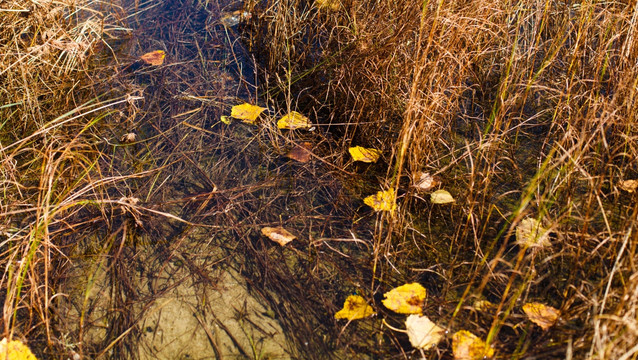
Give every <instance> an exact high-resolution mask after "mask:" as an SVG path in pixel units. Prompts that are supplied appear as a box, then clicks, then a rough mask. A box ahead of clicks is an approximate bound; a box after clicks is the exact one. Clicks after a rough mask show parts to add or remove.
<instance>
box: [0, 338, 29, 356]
mask: <svg viewBox="0 0 638 360" xmlns="http://www.w3.org/2000/svg"><path fill="white" fill-rule="evenodd" d="M0 360H38V359H37V358H36V357H35V355H33V353H32V352H31V350H30V349H29V347H28V346H26V345H25V344H23V343H22V342H21V341H20V340H12V341H8V340H7V338H4V339H2V341H0Z"/></svg>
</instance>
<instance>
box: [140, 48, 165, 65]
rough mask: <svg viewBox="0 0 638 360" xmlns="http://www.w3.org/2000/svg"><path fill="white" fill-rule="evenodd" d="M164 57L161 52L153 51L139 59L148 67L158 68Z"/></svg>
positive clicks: (163, 53)
mask: <svg viewBox="0 0 638 360" xmlns="http://www.w3.org/2000/svg"><path fill="white" fill-rule="evenodd" d="M164 57H166V53H165V52H164V51H163V50H155V51H151V52H149V53H146V54H144V55H142V56H140V59H141V60H142V61H144V62H145V63H147V64H149V65H153V66H159V65H162V64H163V63H164Z"/></svg>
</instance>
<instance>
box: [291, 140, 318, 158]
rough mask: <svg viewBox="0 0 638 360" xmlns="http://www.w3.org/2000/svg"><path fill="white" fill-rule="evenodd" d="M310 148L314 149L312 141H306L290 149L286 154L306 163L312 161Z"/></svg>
mask: <svg viewBox="0 0 638 360" xmlns="http://www.w3.org/2000/svg"><path fill="white" fill-rule="evenodd" d="M310 149H312V143H311V142H307V141H306V142H303V143H301V144H300V145H296V146H295V147H294V148H292V149H290V151H289V152H288V154H286V156H287V157H289V158H291V159H293V160H297V161H299V162H302V163H305V162H308V161H310V158H311V157H312V153H311V152H310Z"/></svg>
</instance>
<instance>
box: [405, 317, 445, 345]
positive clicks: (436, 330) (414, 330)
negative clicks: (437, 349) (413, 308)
mask: <svg viewBox="0 0 638 360" xmlns="http://www.w3.org/2000/svg"><path fill="white" fill-rule="evenodd" d="M405 328H406V330H407V331H408V338H409V339H410V344H412V346H413V347H414V348H416V349H429V348H430V347H432V346H434V345H436V344H438V343H439V341H441V339H442V338H443V335H445V329H443V328H441V327H439V326H437V325H436V324H435V323H433V322H432V321H431V320H430V319H428V318H427V317H426V316H421V315H410V316H408V318H407V319H406V320H405Z"/></svg>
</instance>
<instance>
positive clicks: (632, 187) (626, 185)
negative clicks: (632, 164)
mask: <svg viewBox="0 0 638 360" xmlns="http://www.w3.org/2000/svg"><path fill="white" fill-rule="evenodd" d="M618 186H619V187H620V188H621V189H623V190H625V191H626V192H628V193H633V192H634V191H636V189H637V188H638V180H621V181H620V182H619V183H618Z"/></svg>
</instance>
